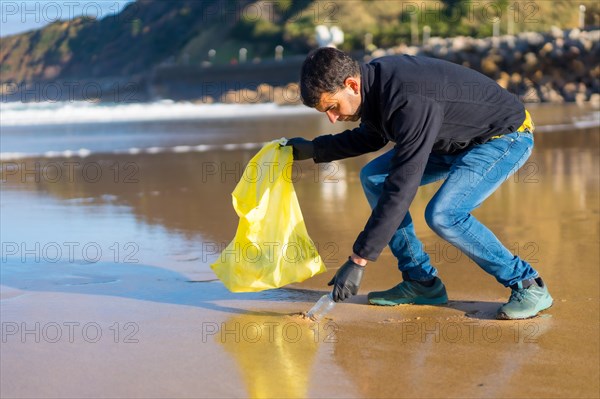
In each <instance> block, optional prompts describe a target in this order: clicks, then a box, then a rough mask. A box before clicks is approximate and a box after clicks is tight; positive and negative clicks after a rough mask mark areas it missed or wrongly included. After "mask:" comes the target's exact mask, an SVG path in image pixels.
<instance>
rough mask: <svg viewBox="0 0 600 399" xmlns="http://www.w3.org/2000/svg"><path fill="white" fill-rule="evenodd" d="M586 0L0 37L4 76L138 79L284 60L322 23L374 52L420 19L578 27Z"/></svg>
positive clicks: (177, 21) (185, 0)
mask: <svg viewBox="0 0 600 399" xmlns="http://www.w3.org/2000/svg"><path fill="white" fill-rule="evenodd" d="M580 3H584V4H586V5H587V8H588V16H589V17H588V18H590V20H588V23H590V24H597V23H598V21H594V20H593V18H594V16H595V18H597V16H598V13H599V10H600V7H599V6H598V5H597V4H596V2H593V1H583V2H580V1H575V0H558V1H545V0H541V1H540V0H538V1H531V0H510V1H509V0H497V1H487V2H471V1H465V0H443V1H442V0H439V1H437V0H436V1H434V0H419V1H414V2H407V1H388V0H380V1H377V0H371V1H358V0H347V1H311V0H277V1H274V2H269V1H262V2H261V1H251V0H240V1H229V2H221V1H217V0H202V1H196V0H177V1H161V0H145V1H138V2H136V3H132V4H130V5H128V6H127V7H126V8H125V9H124V10H123V11H122V12H121V13H120V14H118V15H114V16H109V17H106V18H103V19H101V20H94V19H90V18H84V17H80V18H77V19H74V20H72V21H68V22H63V21H59V22H55V23H53V24H51V25H49V26H47V27H45V28H43V29H41V30H36V31H31V32H26V33H23V34H20V35H14V36H9V37H5V38H2V39H0V64H1V68H0V73H1V76H0V80H1V82H2V83H7V82H23V81H36V80H48V79H57V78H62V79H68V78H74V77H75V78H76V77H85V78H94V77H110V76H135V75H138V76H141V75H144V74H147V73H149V72H150V71H151V69H152V68H153V67H154V66H156V65H159V64H161V63H180V64H186V63H189V64H193V65H198V64H200V63H202V62H205V61H208V51H209V50H210V49H215V50H216V56H215V58H214V59H213V60H212V61H213V62H215V63H217V64H220V63H229V62H231V61H232V60H236V59H237V57H238V51H239V49H240V48H241V47H245V48H246V49H247V50H248V55H247V59H248V61H252V60H255V59H272V58H273V55H274V49H275V47H276V46H277V45H282V46H284V49H285V50H284V56H289V55H291V54H304V53H306V52H307V51H309V50H310V49H311V48H314V47H315V46H316V45H317V44H316V40H315V33H314V32H315V26H317V25H319V24H324V25H327V26H334V25H337V26H339V27H340V28H341V29H342V30H343V31H344V33H345V41H344V43H343V44H342V45H341V46H340V47H341V48H342V49H344V50H347V51H354V50H363V48H364V37H365V34H367V33H371V34H372V36H373V44H374V45H375V46H377V47H382V48H385V47H393V46H396V45H398V44H401V43H409V42H410V41H411V26H415V25H413V24H415V23H416V26H417V28H418V31H419V34H421V33H422V29H423V26H425V25H427V26H429V27H430V29H431V36H443V37H446V36H456V35H466V36H472V37H484V36H490V35H491V34H492V23H493V21H494V20H496V17H498V20H499V24H500V25H499V26H500V32H501V33H502V34H504V33H506V32H507V29H509V19H511V20H512V21H513V23H512V24H511V25H510V26H511V29H513V31H514V33H518V32H521V31H525V30H528V31H547V30H548V29H549V28H550V27H551V26H552V25H556V26H559V27H561V28H572V27H575V26H577V21H578V7H579V4H580Z"/></svg>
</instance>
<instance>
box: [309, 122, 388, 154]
mask: <svg viewBox="0 0 600 399" xmlns="http://www.w3.org/2000/svg"><path fill="white" fill-rule="evenodd" d="M313 143H314V145H315V157H314V160H315V162H316V163H321V162H331V161H335V160H337V159H344V158H350V157H355V156H358V155H362V154H366V153H368V152H373V151H377V150H379V149H381V148H383V147H384V146H385V145H386V144H387V143H388V140H387V139H386V138H384V137H383V136H382V135H381V134H380V133H379V132H377V131H376V130H374V129H371V128H369V127H368V126H367V125H366V124H364V123H361V124H360V126H358V127H357V128H355V129H349V130H345V131H343V132H342V133H338V134H333V135H332V134H327V135H323V136H319V137H317V138H315V139H314V140H313Z"/></svg>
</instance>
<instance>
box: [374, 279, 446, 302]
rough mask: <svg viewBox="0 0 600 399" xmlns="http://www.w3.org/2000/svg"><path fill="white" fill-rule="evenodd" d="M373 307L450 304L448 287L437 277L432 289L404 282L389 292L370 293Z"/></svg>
mask: <svg viewBox="0 0 600 399" xmlns="http://www.w3.org/2000/svg"><path fill="white" fill-rule="evenodd" d="M368 299H369V303H370V304H371V305H382V306H394V305H402V304H409V303H413V304H415V305H443V304H445V303H448V295H447V294H446V287H445V286H444V283H442V280H440V279H439V278H437V277H435V281H434V283H433V285H432V286H431V287H426V286H424V285H422V284H419V283H417V282H416V281H411V280H407V281H403V282H401V283H400V284H398V285H397V286H395V287H393V288H390V289H389V290H387V291H376V292H369V295H368Z"/></svg>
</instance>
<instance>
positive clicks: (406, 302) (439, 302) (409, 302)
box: [369, 296, 448, 306]
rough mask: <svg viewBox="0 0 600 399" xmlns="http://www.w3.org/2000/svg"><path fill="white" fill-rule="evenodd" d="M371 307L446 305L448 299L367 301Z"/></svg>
mask: <svg viewBox="0 0 600 399" xmlns="http://www.w3.org/2000/svg"><path fill="white" fill-rule="evenodd" d="M369 303H370V304H371V305H378V306H396V305H445V304H447V303H448V297H447V296H446V297H440V298H414V299H404V300H402V299H399V300H396V301H392V300H387V299H369Z"/></svg>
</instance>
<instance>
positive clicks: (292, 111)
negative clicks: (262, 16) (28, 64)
mask: <svg viewBox="0 0 600 399" xmlns="http://www.w3.org/2000/svg"><path fill="white" fill-rule="evenodd" d="M0 107H1V108H2V118H1V119H0V126H3V127H8V126H39V125H69V124H79V123H115V122H144V121H167V120H198V119H225V118H227V119H231V118H252V117H264V116H277V115H296V114H306V113H311V112H312V113H314V112H315V111H314V110H313V109H311V108H308V107H305V106H287V105H286V106H279V105H277V104H273V103H264V104H193V103H188V102H174V101H171V100H162V101H157V102H153V103H132V104H105V103H92V102H86V101H77V102H69V103H59V102H56V103H50V102H45V103H21V102H15V103H1V104H0Z"/></svg>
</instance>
